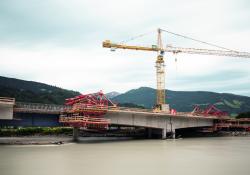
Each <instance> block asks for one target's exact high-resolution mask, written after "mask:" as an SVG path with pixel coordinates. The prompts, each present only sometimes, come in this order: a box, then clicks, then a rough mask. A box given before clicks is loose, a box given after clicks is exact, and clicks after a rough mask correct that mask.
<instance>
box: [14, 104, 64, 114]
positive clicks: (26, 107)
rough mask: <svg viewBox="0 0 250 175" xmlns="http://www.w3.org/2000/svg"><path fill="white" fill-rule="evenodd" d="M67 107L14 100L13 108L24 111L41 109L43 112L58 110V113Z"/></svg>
mask: <svg viewBox="0 0 250 175" xmlns="http://www.w3.org/2000/svg"><path fill="white" fill-rule="evenodd" d="M67 108H69V106H65V105H55V104H40V103H24V102H16V104H15V108H14V109H15V110H16V111H26V112H29V111H31V112H32V111H43V112H58V113H59V112H61V111H63V110H65V109H67Z"/></svg>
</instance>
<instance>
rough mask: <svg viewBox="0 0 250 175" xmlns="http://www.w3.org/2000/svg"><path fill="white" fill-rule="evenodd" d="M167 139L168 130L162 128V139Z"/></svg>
mask: <svg viewBox="0 0 250 175" xmlns="http://www.w3.org/2000/svg"><path fill="white" fill-rule="evenodd" d="M166 138H167V128H162V130H161V139H166Z"/></svg>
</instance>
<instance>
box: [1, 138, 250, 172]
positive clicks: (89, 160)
mask: <svg viewBox="0 0 250 175" xmlns="http://www.w3.org/2000/svg"><path fill="white" fill-rule="evenodd" d="M0 174H1V175H106V174H107V175H163V174H164V175H166V174H169V175H178V174H180V175H224V174H225V175H250V137H217V138H188V139H181V140H122V141H93V142H91V141H89V142H81V143H78V144H74V143H72V144H64V145H59V146H53V145H47V146H41V145H35V146H17V145H15V146H0Z"/></svg>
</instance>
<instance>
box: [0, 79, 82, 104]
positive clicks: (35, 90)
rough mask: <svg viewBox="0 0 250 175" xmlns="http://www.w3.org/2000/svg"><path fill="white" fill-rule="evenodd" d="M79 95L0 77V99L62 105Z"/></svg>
mask: <svg viewBox="0 0 250 175" xmlns="http://www.w3.org/2000/svg"><path fill="white" fill-rule="evenodd" d="M79 94H80V93H79V92H76V91H70V90H66V89H62V88H59V87H55V86H51V85H47V84H44V83H38V82H34V81H25V80H19V79H15V78H7V77H2V76H0V97H13V98H16V101H23V102H32V103H50V104H63V103H64V101H65V99H66V98H70V97H74V96H76V95H79Z"/></svg>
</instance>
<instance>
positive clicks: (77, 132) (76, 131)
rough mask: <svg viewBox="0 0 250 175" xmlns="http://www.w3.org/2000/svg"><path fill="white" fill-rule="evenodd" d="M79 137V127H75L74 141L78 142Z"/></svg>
mask: <svg viewBox="0 0 250 175" xmlns="http://www.w3.org/2000/svg"><path fill="white" fill-rule="evenodd" d="M78 139H79V128H78V127H73V141H75V142H77V141H78Z"/></svg>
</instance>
